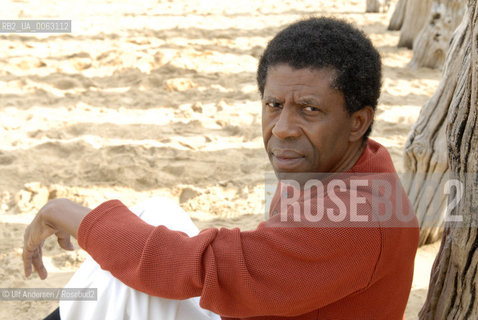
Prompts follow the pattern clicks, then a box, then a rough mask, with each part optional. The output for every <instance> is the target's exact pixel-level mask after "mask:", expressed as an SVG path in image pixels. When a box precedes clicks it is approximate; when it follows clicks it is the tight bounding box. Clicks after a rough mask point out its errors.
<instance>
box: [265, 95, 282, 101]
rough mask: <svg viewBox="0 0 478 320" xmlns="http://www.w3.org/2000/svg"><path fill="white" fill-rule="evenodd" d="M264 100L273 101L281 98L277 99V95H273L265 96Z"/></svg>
mask: <svg viewBox="0 0 478 320" xmlns="http://www.w3.org/2000/svg"><path fill="white" fill-rule="evenodd" d="M263 100H265V101H271V102H280V100H279V99H277V98H276V97H273V96H264V98H263Z"/></svg>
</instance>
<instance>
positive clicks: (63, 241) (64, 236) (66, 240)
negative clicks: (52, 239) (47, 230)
mask: <svg viewBox="0 0 478 320" xmlns="http://www.w3.org/2000/svg"><path fill="white" fill-rule="evenodd" d="M55 234H56V237H57V238H58V244H59V245H60V247H62V248H63V249H65V250H75V246H74V245H73V243H71V237H70V235H69V234H68V233H66V232H63V231H59V232H57V233H55Z"/></svg>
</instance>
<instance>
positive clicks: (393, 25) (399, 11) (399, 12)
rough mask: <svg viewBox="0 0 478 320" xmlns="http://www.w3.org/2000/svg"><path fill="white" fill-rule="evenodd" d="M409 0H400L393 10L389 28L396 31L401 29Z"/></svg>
mask: <svg viewBox="0 0 478 320" xmlns="http://www.w3.org/2000/svg"><path fill="white" fill-rule="evenodd" d="M407 3H408V0H399V1H398V3H397V5H396V6H395V10H394V11H393V14H392V18H391V19H390V23H389V24H388V30H390V31H396V30H400V29H401V28H402V25H403V20H404V19H405V12H406V11H407Z"/></svg>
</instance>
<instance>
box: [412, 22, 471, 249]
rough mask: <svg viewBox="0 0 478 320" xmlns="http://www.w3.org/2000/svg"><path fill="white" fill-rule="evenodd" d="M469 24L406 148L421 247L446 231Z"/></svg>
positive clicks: (457, 35) (452, 50) (452, 47)
mask: <svg viewBox="0 0 478 320" xmlns="http://www.w3.org/2000/svg"><path fill="white" fill-rule="evenodd" d="M468 28H469V26H468V22H467V20H464V21H463V23H462V24H460V26H459V27H458V28H457V30H456V33H455V34H454V37H453V40H452V43H451V45H450V49H449V51H448V54H447V56H446V63H445V68H444V70H443V75H442V79H441V81H440V84H439V85H438V88H437V90H436V92H435V93H434V95H433V96H432V97H431V98H430V100H428V101H427V103H426V104H425V105H424V106H423V107H422V109H421V110H420V114H419V116H418V120H417V121H416V122H415V124H414V126H413V127H412V130H411V132H410V134H409V136H408V139H407V142H406V144H405V159H404V166H405V171H406V172H407V174H406V175H404V177H403V184H404V187H405V190H406V191H407V193H408V197H409V199H410V202H411V203H412V205H413V208H414V209H415V212H416V214H417V218H418V222H419V224H420V243H419V245H424V244H427V243H432V242H435V241H438V240H439V239H440V237H441V234H442V232H443V228H444V219H443V217H444V214H445V206H446V199H447V197H446V194H445V193H444V187H445V186H444V183H445V182H446V179H447V178H448V174H449V170H448V156H447V153H446V150H447V142H446V118H447V114H448V109H449V107H450V104H451V102H452V100H453V99H454V97H456V96H457V94H458V91H459V90H460V89H461V88H460V87H459V86H457V83H458V80H459V72H457V70H461V68H462V66H463V60H464V59H465V55H466V48H467V47H466V44H467V43H469V42H470V37H469V34H467V30H468Z"/></svg>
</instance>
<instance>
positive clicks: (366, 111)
mask: <svg viewBox="0 0 478 320" xmlns="http://www.w3.org/2000/svg"><path fill="white" fill-rule="evenodd" d="M374 115H375V111H374V110H373V109H372V107H370V106H366V107H365V108H362V109H360V110H357V111H355V112H354V113H353V114H352V115H351V118H352V119H351V120H352V122H351V126H350V136H349V140H350V141H351V142H355V141H357V140H360V139H362V137H363V135H364V134H365V132H366V131H367V129H368V128H369V127H370V125H371V124H372V121H373V117H374Z"/></svg>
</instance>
